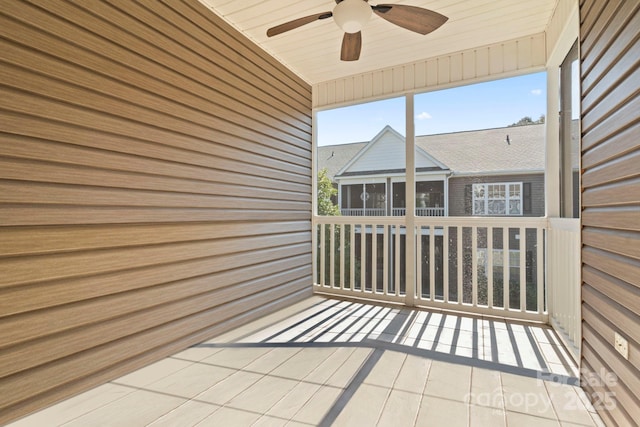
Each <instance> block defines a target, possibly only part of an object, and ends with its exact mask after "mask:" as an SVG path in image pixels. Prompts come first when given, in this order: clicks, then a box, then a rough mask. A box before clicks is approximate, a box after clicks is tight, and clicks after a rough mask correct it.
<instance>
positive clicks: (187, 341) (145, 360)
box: [3, 289, 308, 418]
mask: <svg viewBox="0 0 640 427" xmlns="http://www.w3.org/2000/svg"><path fill="white" fill-rule="evenodd" d="M307 295H308V291H307V290H306V289H302V290H301V291H297V292H293V293H290V294H288V295H286V296H283V297H280V298H277V299H275V300H273V301H271V302H268V303H264V304H262V305H259V306H257V307H255V308H252V309H249V310H247V311H244V312H242V313H239V314H237V315H235V316H233V317H231V318H229V319H227V320H223V321H221V322H217V323H215V324H214V325H212V326H210V327H208V328H202V329H200V330H198V331H196V332H192V333H190V334H188V335H186V336H184V335H183V336H181V337H180V338H178V339H176V340H173V341H171V342H170V343H167V344H165V345H163V346H162V347H155V348H150V349H149V350H148V351H147V352H142V353H139V354H137V355H135V356H132V355H129V357H125V358H123V359H122V360H121V362H120V363H119V364H118V365H116V366H111V367H109V368H107V369H103V370H100V371H98V372H95V373H93V374H92V375H91V376H81V377H79V378H77V379H76V380H75V381H73V382H67V383H65V384H64V385H63V386H61V387H55V386H54V388H52V389H51V392H46V393H40V394H37V395H34V396H31V397H30V398H29V399H28V400H25V401H22V402H20V403H18V404H17V405H14V406H12V407H10V408H7V410H6V412H5V413H4V414H3V415H5V414H6V415H5V417H7V418H9V416H10V415H11V414H25V413H29V412H32V411H36V410H38V409H39V408H42V407H44V406H47V405H50V404H52V403H56V402H57V401H59V400H60V397H59V396H60V395H72V394H75V393H80V392H83V391H86V390H88V389H91V388H93V387H94V386H95V384H96V383H102V382H106V381H109V380H110V379H113V378H117V377H120V376H122V375H124V374H127V373H129V372H131V371H132V370H134V369H136V368H137V367H140V366H144V365H148V364H150V363H153V362H155V361H157V360H158V358H159V357H163V356H164V357H166V356H170V355H172V354H174V353H176V352H178V351H180V350H182V349H184V348H187V347H189V346H192V345H195V344H198V343H201V342H202V341H205V340H207V339H208V338H209V337H212V336H216V335H219V334H221V333H224V332H226V331H229V330H230V329H233V328H234V327H235V326H236V325H237V324H246V323H248V322H251V321H252V320H255V319H257V318H259V317H261V316H264V315H265V314H269V313H270V312H273V311H276V310H279V309H281V308H285V307H287V306H288V305H290V304H292V303H295V302H296V301H298V300H300V299H301V298H304V297H305V296H307ZM217 314H218V313H214V316H216V315H217ZM179 326H181V325H179ZM85 363H86V362H85Z"/></svg>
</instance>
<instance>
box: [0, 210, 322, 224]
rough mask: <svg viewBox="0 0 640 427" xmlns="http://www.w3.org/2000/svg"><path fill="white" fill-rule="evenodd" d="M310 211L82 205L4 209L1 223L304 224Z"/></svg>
mask: <svg viewBox="0 0 640 427" xmlns="http://www.w3.org/2000/svg"><path fill="white" fill-rule="evenodd" d="M310 215H311V211H310V210H309V211H284V210H278V211H277V210H273V211H263V210H256V209H253V210H252V209H244V210H241V209H206V208H203V209H197V208H192V209H187V208H159V207H148V208H144V207H140V208H126V207H123V208H119V207H100V208H94V207H82V206H75V207H70V206H47V205H41V206H28V207H27V206H13V205H9V206H3V205H0V221H1V222H2V223H3V225H5V226H23V225H27V226H28V225H73V224H83V225H84V224H129V223H141V224H144V223H159V222H162V223H166V222H203V221H260V220H264V221H304V220H309V217H310Z"/></svg>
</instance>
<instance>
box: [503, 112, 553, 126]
mask: <svg viewBox="0 0 640 427" xmlns="http://www.w3.org/2000/svg"><path fill="white" fill-rule="evenodd" d="M544 122H545V116H544V114H542V115H541V116H540V118H539V119H538V120H535V121H534V120H533V119H532V118H531V117H530V116H524V117H523V118H521V119H520V120H518V121H517V122H515V123H511V124H510V125H509V127H513V126H527V125H537V124H541V123H544Z"/></svg>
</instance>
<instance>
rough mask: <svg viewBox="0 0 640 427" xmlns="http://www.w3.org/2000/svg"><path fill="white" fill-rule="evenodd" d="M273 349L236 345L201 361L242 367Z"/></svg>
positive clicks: (232, 367)
mask: <svg viewBox="0 0 640 427" xmlns="http://www.w3.org/2000/svg"><path fill="white" fill-rule="evenodd" d="M270 350H271V349H270V348H266V347H248V348H247V347H234V348H225V349H224V350H222V351H220V352H218V353H216V354H214V355H213V356H211V357H207V358H206V359H204V360H202V361H201V363H207V364H209V365H213V366H222V367H225V368H230V369H242V368H244V367H245V366H247V365H248V364H249V363H251V362H253V361H254V360H256V359H258V358H259V357H261V356H263V355H265V354H266V353H268V352H269V351H270Z"/></svg>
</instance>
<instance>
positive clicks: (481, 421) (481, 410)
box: [469, 405, 506, 427]
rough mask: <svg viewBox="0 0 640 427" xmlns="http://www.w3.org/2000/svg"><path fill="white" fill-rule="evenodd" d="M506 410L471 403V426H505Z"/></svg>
mask: <svg viewBox="0 0 640 427" xmlns="http://www.w3.org/2000/svg"><path fill="white" fill-rule="evenodd" d="M505 423H506V419H505V412H504V411H503V410H502V409H497V408H489V407H487V406H476V405H471V406H470V407H469V426H470V427H504V426H506V424H505Z"/></svg>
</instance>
